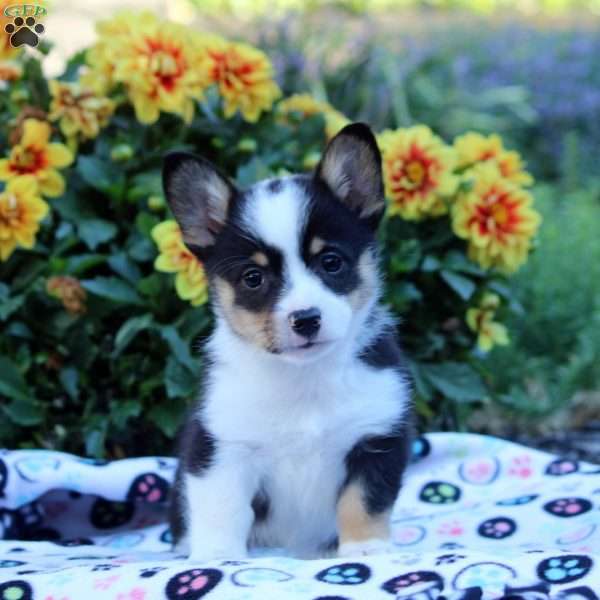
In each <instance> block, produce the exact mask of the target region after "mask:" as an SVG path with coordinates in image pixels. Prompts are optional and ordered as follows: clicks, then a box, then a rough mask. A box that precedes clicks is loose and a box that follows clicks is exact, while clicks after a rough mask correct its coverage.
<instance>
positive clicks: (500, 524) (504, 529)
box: [477, 517, 517, 540]
mask: <svg viewBox="0 0 600 600" xmlns="http://www.w3.org/2000/svg"><path fill="white" fill-rule="evenodd" d="M516 530H517V524H516V523H515V522H514V521H513V520H512V519H509V518H508V517H495V518H493V519H488V520H487V521H484V522H483V523H481V525H479V527H478V528H477V533H479V535H480V536H481V537H484V538H489V539H492V540H503V539H505V538H507V537H510V536H511V535H512V534H513V533H514V532H515V531H516Z"/></svg>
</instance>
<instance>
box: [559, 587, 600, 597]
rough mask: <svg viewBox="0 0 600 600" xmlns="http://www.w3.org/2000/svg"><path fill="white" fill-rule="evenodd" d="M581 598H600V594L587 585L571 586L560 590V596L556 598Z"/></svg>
mask: <svg viewBox="0 0 600 600" xmlns="http://www.w3.org/2000/svg"><path fill="white" fill-rule="evenodd" d="M580 598H581V599H585V600H599V599H598V596H596V594H594V592H592V590H590V588H589V587H588V586H587V585H580V586H577V587H573V588H569V589H568V590H564V591H562V592H559V593H558V596H556V600H579V599H580Z"/></svg>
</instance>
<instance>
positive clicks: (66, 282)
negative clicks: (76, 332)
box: [46, 275, 87, 315]
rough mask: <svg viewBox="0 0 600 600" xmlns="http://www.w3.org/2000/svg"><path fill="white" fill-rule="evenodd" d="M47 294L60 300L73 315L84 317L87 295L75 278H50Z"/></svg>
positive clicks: (63, 276) (61, 276) (47, 283)
mask: <svg viewBox="0 0 600 600" xmlns="http://www.w3.org/2000/svg"><path fill="white" fill-rule="evenodd" d="M46 292H48V294H49V295H50V296H53V297H54V298H57V299H58V300H60V301H61V302H62V304H63V306H64V307H65V310H66V311H67V312H68V313H70V314H72V315H82V314H84V313H85V312H86V311H87V306H86V299H87V293H86V291H85V290H84V289H83V288H82V287H81V283H79V281H78V280H77V279H75V278H74V277H68V276H66V275H59V276H56V277H50V279H48V281H47V282H46Z"/></svg>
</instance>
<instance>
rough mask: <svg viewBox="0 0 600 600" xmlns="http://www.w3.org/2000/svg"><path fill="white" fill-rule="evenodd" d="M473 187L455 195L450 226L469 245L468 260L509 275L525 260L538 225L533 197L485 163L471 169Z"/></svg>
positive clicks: (539, 218)
mask: <svg viewBox="0 0 600 600" xmlns="http://www.w3.org/2000/svg"><path fill="white" fill-rule="evenodd" d="M473 177H474V182H473V187H472V188H471V189H470V190H469V191H466V192H461V193H460V194H459V195H458V198H457V200H456V202H455V203H454V204H453V207H452V227H453V229H454V232H455V233H456V235H457V236H458V237H460V238H463V239H465V240H467V241H468V242H469V249H468V252H469V257H470V258H471V259H472V260H474V261H476V262H478V263H479V264H480V265H481V266H482V267H484V268H490V267H497V268H498V269H499V270H501V271H503V272H506V273H511V272H514V271H516V270H517V269H518V268H519V267H520V266H521V265H522V264H523V263H524V262H525V260H526V259H527V255H528V253H529V250H530V248H531V242H532V239H533V237H534V236H535V234H536V232H537V230H538V227H539V225H540V222H541V216H540V215H539V213H538V212H537V211H536V210H535V209H534V208H533V206H532V205H533V197H532V196H531V194H530V193H529V192H527V191H525V190H523V189H522V188H519V187H518V186H516V185H515V184H514V183H512V182H511V181H509V180H508V179H505V178H504V177H503V176H502V174H501V173H500V172H499V171H498V169H497V168H496V167H495V166H493V165H491V164H487V163H483V164H479V165H477V166H476V167H474V169H473Z"/></svg>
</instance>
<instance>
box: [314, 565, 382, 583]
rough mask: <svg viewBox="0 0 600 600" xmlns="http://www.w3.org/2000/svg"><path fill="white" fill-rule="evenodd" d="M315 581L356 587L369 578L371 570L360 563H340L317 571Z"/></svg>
mask: <svg viewBox="0 0 600 600" xmlns="http://www.w3.org/2000/svg"><path fill="white" fill-rule="evenodd" d="M315 577H316V579H318V580H319V581H323V582H325V583H335V584H337V585H357V584H360V583H364V582H365V581H367V580H368V579H369V578H370V577H371V569H369V567H367V565H363V564H362V563H342V564H340V565H334V566H333V567H328V568H327V569H323V570H322V571H319V573H317V574H316V575H315Z"/></svg>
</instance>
